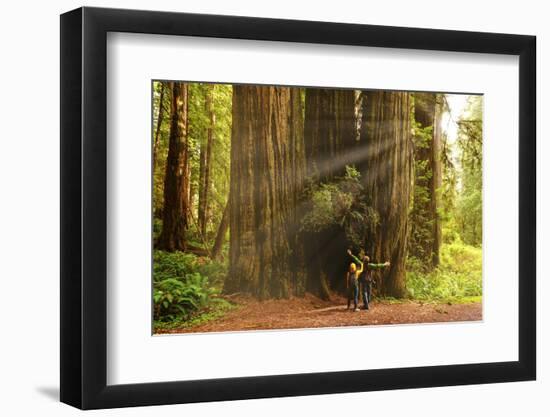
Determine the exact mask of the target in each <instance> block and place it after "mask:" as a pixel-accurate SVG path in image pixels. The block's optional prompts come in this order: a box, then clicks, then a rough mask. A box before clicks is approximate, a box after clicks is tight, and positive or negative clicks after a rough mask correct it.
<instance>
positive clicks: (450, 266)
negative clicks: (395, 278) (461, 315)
mask: <svg viewBox="0 0 550 417" xmlns="http://www.w3.org/2000/svg"><path fill="white" fill-rule="evenodd" d="M406 287H407V292H408V295H409V297H410V298H413V299H417V300H426V301H429V300H452V299H461V298H465V297H476V296H481V295H482V257H481V248H478V247H474V246H470V245H466V244H464V243H462V242H461V241H460V240H455V241H454V242H453V243H446V244H443V245H442V247H441V252H440V265H439V266H438V267H437V268H435V269H434V270H433V271H431V272H425V270H424V268H423V265H422V264H421V262H419V261H418V260H417V259H415V258H409V259H408V260H407V277H406Z"/></svg>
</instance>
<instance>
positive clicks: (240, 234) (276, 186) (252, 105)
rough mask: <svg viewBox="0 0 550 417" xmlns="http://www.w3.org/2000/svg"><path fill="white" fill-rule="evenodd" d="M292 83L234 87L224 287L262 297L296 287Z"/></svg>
mask: <svg viewBox="0 0 550 417" xmlns="http://www.w3.org/2000/svg"><path fill="white" fill-rule="evenodd" d="M293 103H295V100H293V96H292V93H291V89H290V88H284V87H264V86H234V87H233V107H232V111H233V124H232V134H231V180H230V181H231V182H230V193H229V195H230V197H229V199H230V208H229V218H230V221H229V223H230V226H229V227H230V229H231V233H230V247H229V257H230V267H229V275H228V277H227V279H226V281H225V287H224V291H225V292H226V293H232V292H248V293H251V294H254V295H256V296H258V297H259V298H260V299H263V298H280V297H288V296H289V295H291V294H292V293H295V292H297V288H296V285H295V283H294V284H293V282H294V280H295V277H296V275H295V274H294V271H293V269H294V261H293V257H292V253H293V250H294V249H295V248H294V247H293V245H295V241H294V240H293V239H291V238H290V237H289V235H290V232H289V225H292V224H293V219H294V218H295V209H296V207H295V206H294V204H295V203H294V201H295V200H294V199H295V195H296V192H297V190H296V189H297V188H298V187H299V186H298V185H297V183H296V181H295V179H294V178H293V170H294V169H299V168H298V167H299V161H295V158H298V155H296V154H295V153H294V150H295V149H296V148H298V149H299V147H300V146H303V145H301V144H300V143H295V141H298V142H299V141H300V135H298V134H294V133H293V132H295V129H296V127H295V125H294V122H295V120H293V117H292V115H295V113H294V111H293V110H292V109H293Z"/></svg>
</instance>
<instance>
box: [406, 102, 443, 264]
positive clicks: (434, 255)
mask: <svg viewBox="0 0 550 417" xmlns="http://www.w3.org/2000/svg"><path fill="white" fill-rule="evenodd" d="M414 98H415V106H414V118H415V120H416V122H418V123H419V124H420V128H422V129H426V128H431V133H430V138H429V139H428V141H427V142H426V143H424V142H425V141H424V138H422V137H420V138H416V146H415V152H414V154H415V160H416V167H417V172H416V173H415V186H416V187H417V190H419V192H418V193H415V194H419V196H418V197H419V198H417V199H415V201H414V204H413V216H412V221H411V236H410V239H411V242H410V245H409V247H410V249H411V253H412V254H413V255H414V256H415V257H417V258H419V259H421V260H423V261H424V262H426V263H427V264H428V265H430V266H432V267H435V266H437V265H438V264H439V248H440V245H441V222H440V219H439V214H438V208H439V196H438V193H439V189H440V187H441V104H440V103H438V100H437V95H436V94H435V93H415V95H414Z"/></svg>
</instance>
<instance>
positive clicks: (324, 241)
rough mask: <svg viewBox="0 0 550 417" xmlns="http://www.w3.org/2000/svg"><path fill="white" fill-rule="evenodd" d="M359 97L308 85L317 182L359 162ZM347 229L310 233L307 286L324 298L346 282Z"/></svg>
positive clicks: (312, 169) (312, 171)
mask: <svg viewBox="0 0 550 417" xmlns="http://www.w3.org/2000/svg"><path fill="white" fill-rule="evenodd" d="M355 103H356V97H355V91H354V90H335V89H321V88H308V89H307V90H306V98H305V107H306V108H305V122H304V125H305V128H304V143H305V154H306V173H307V177H308V180H309V181H311V182H313V183H319V182H329V181H332V180H334V179H335V178H336V177H341V176H343V175H344V174H345V172H346V165H354V164H355V162H356V154H355V150H356V145H357V141H356V136H357V131H356V117H355V113H356V109H355ZM346 247H347V242H346V238H345V233H344V230H343V229H342V228H341V227H333V228H331V229H330V230H324V231H321V232H315V233H313V232H311V233H307V235H306V246H305V257H306V262H307V273H308V278H307V290H308V291H310V292H312V293H314V294H316V295H318V296H319V297H321V298H323V299H328V298H329V296H330V288H331V287H332V288H335V287H336V288H337V287H339V286H341V284H342V283H343V282H344V279H343V277H342V271H345V268H346V263H347V261H348V258H347V255H346V253H345V248H346Z"/></svg>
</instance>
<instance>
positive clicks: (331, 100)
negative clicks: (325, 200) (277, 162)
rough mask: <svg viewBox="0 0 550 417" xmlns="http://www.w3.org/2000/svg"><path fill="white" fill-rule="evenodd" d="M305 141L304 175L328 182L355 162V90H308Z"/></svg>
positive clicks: (342, 173)
mask: <svg viewBox="0 0 550 417" xmlns="http://www.w3.org/2000/svg"><path fill="white" fill-rule="evenodd" d="M305 107H306V109H305V126H304V142H305V147H306V161H307V176H308V177H310V178H313V179H315V180H317V181H320V182H327V181H330V180H332V179H333V178H334V177H336V176H342V175H344V174H345V172H346V165H352V164H353V163H354V160H355V158H354V152H353V148H354V145H356V140H355V139H356V124H355V91H354V90H335V89H327V88H308V89H307V90H306V100H305Z"/></svg>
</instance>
